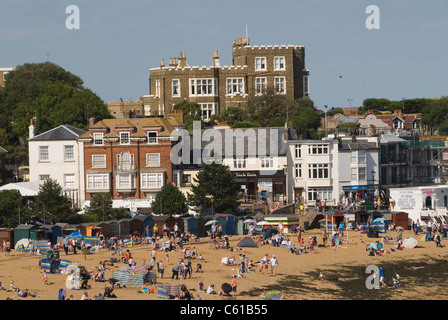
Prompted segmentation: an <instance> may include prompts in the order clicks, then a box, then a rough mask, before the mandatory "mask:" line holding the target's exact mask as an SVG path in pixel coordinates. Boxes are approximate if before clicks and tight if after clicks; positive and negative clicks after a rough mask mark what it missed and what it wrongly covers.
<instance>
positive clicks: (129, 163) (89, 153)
mask: <svg viewBox="0 0 448 320" xmlns="http://www.w3.org/2000/svg"><path fill="white" fill-rule="evenodd" d="M179 126H181V124H180V122H178V121H177V120H176V119H174V118H169V119H167V118H132V119H104V120H102V121H99V122H97V123H95V124H92V125H91V126H90V127H89V130H88V131H87V132H86V133H85V134H83V135H81V136H80V137H79V140H81V141H82V142H84V170H85V198H86V204H88V203H89V201H90V200H91V199H92V197H93V196H94V195H95V194H96V193H99V192H110V194H111V196H112V199H113V206H114V207H125V208H129V209H130V210H131V211H135V210H136V209H137V208H145V207H146V208H147V207H150V204H151V201H152V200H153V199H154V198H155V195H156V193H157V192H158V191H160V189H161V188H162V186H164V185H165V184H166V183H168V182H171V181H173V169H174V168H173V164H172V162H171V159H170V153H171V148H172V145H173V143H175V142H174V141H172V138H171V133H172V132H173V131H174V130H175V128H176V127H179Z"/></svg>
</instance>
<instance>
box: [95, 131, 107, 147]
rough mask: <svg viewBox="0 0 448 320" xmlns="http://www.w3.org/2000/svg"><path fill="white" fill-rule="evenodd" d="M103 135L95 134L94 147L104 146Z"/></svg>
mask: <svg viewBox="0 0 448 320" xmlns="http://www.w3.org/2000/svg"><path fill="white" fill-rule="evenodd" d="M103 138H104V136H103V134H102V133H101V132H97V133H94V134H93V145H95V146H102V145H103Z"/></svg>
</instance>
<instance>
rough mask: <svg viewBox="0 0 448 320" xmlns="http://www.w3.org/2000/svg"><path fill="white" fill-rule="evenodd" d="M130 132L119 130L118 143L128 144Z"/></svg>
mask: <svg viewBox="0 0 448 320" xmlns="http://www.w3.org/2000/svg"><path fill="white" fill-rule="evenodd" d="M129 141H130V134H129V132H120V144H129Z"/></svg>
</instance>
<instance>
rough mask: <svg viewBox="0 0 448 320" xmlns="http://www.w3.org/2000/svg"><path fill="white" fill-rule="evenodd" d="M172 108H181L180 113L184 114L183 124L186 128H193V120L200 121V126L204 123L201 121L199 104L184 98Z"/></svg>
mask: <svg viewBox="0 0 448 320" xmlns="http://www.w3.org/2000/svg"><path fill="white" fill-rule="evenodd" d="M174 109H175V110H182V113H183V115H184V124H185V127H186V129H187V130H192V129H193V122H194V121H200V122H201V127H202V128H203V127H204V123H203V121H202V111H201V106H200V105H199V104H197V103H195V102H189V101H187V100H184V101H182V102H180V103H177V104H175V105H174Z"/></svg>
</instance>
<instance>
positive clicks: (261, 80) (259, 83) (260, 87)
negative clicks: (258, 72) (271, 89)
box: [255, 77, 268, 94]
mask: <svg viewBox="0 0 448 320" xmlns="http://www.w3.org/2000/svg"><path fill="white" fill-rule="evenodd" d="M267 83H268V80H267V78H266V77H256V78H255V93H256V94H263V93H265V92H266V89H267V87H268V85H267Z"/></svg>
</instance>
